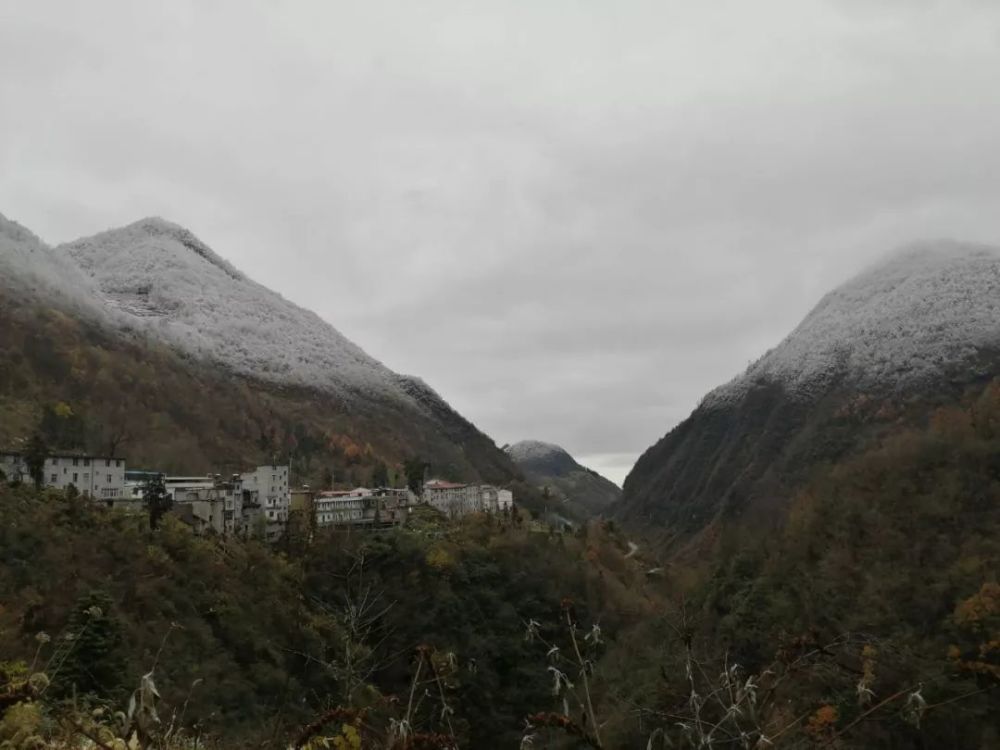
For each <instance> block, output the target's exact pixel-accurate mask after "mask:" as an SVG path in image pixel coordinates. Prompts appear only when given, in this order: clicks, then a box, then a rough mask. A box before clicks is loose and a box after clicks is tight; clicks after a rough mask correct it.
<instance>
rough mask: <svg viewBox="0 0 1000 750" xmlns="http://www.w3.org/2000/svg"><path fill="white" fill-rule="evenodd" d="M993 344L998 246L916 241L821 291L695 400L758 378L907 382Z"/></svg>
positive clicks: (998, 298) (802, 387)
mask: <svg viewBox="0 0 1000 750" xmlns="http://www.w3.org/2000/svg"><path fill="white" fill-rule="evenodd" d="M997 348H1000V248H993V247H986V246H982V245H970V244H963V243H958V242H950V241H940V242H933V243H922V244H918V245H912V246H910V247H907V248H905V249H903V250H901V251H899V252H897V253H896V254H894V255H892V256H890V257H889V258H888V259H887V260H885V261H883V262H881V263H879V264H877V265H875V266H873V267H871V268H869V269H868V270H866V271H864V272H862V273H861V274H859V275H858V276H856V277H855V278H853V279H851V280H850V281H848V282H847V283H845V284H843V285H842V286H840V287H839V288H837V289H835V290H834V291H832V292H830V293H829V294H827V295H826V296H825V297H823V299H822V300H821V301H820V303H819V304H818V305H817V306H816V307H815V308H814V309H813V310H812V312H810V313H809V314H808V315H807V316H806V318H805V319H804V320H803V321H802V323H800V324H799V326H798V327H797V328H796V329H795V330H794V331H792V333H791V334H790V335H789V336H788V337H787V338H786V339H785V340H784V341H782V342H781V343H780V344H779V345H778V346H777V347H775V348H774V349H772V350H770V351H769V352H767V353H766V354H765V355H764V356H763V357H761V358H760V359H759V360H757V361H756V362H755V363H754V364H752V365H751V366H750V367H749V368H748V369H747V371H746V372H745V373H744V374H743V375H740V376H739V377H737V378H735V379H734V380H732V381H731V382H729V383H727V384H726V385H723V386H721V387H719V388H716V389H715V390H714V391H712V392H711V393H709V394H708V395H707V396H706V397H705V399H704V401H703V404H704V405H706V406H710V407H711V406H716V405H722V404H725V403H729V402H731V401H733V400H736V399H739V398H740V397H742V396H743V395H744V394H745V393H746V392H747V390H748V389H750V388H751V387H752V386H753V385H754V384H755V383H760V382H777V383H779V384H781V385H783V386H784V387H785V388H786V389H787V390H788V391H789V392H790V393H791V394H792V395H793V396H798V397H804V398H808V397H810V396H812V395H818V394H820V393H822V392H823V391H824V390H825V389H826V388H828V387H829V386H830V384H831V383H832V382H833V381H834V380H836V379H839V378H845V379H847V380H849V381H850V382H852V383H853V384H854V385H857V386H860V387H866V386H867V387H873V386H880V387H886V386H888V387H906V386H912V385H917V384H919V383H921V382H932V381H933V380H934V379H937V378H940V377H942V376H944V375H945V370H946V368H948V367H949V366H954V365H955V364H957V363H962V362H968V361H969V360H971V359H972V358H974V357H975V355H976V354H977V353H979V352H981V351H983V350H989V349H994V350H995V349H997Z"/></svg>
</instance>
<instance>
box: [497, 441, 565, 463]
mask: <svg viewBox="0 0 1000 750" xmlns="http://www.w3.org/2000/svg"><path fill="white" fill-rule="evenodd" d="M507 455H509V456H510V457H511V459H512V460H513V461H514V463H520V462H522V461H534V460H538V459H541V458H548V457H549V456H551V455H567V456H568V455H569V454H568V453H567V452H566V451H565V450H564V449H563V448H561V447H559V446H558V445H555V444H554V443H543V442H542V441H541V440H522V441H520V442H519V443H514V444H513V445H509V446H507Z"/></svg>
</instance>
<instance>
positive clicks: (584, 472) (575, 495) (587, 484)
mask: <svg viewBox="0 0 1000 750" xmlns="http://www.w3.org/2000/svg"><path fill="white" fill-rule="evenodd" d="M504 450H505V452H506V453H507V455H509V456H510V457H511V459H512V460H513V461H514V463H515V464H516V465H517V467H518V468H519V469H520V470H521V471H523V472H524V474H525V476H526V477H527V479H528V481H529V482H531V483H532V484H533V485H534V486H535V487H536V488H537V489H540V490H541V491H542V493H543V495H545V499H546V500H547V501H548V505H549V507H550V508H553V509H554V511H555V512H557V513H561V514H564V515H566V516H569V517H570V518H591V517H593V516H599V515H601V514H602V513H608V512H610V511H611V510H612V508H613V506H614V504H615V503H616V502H617V501H618V500H619V499H620V498H621V494H622V491H621V489H620V488H619V487H618V486H617V485H615V484H614V483H613V482H611V481H609V480H607V479H605V478H604V477H602V476H601V475H600V474H598V473H597V472H596V471H594V470H593V469H588V468H587V467H586V466H583V465H581V464H580V463H578V462H577V461H576V459H574V458H573V457H572V456H571V455H570V454H569V453H567V452H566V451H565V450H564V449H562V448H560V447H559V446H558V445H552V444H551V443H542V442H539V441H537V440H522V441H521V442H518V443H515V444H514V445H510V446H507V447H506V448H505V449H504Z"/></svg>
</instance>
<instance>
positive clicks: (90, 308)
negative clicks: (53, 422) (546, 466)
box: [0, 217, 534, 502]
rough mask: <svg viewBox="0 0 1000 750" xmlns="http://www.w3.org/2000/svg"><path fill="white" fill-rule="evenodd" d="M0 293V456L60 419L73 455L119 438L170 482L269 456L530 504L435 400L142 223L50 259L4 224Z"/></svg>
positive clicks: (492, 456) (304, 475) (30, 237)
mask: <svg viewBox="0 0 1000 750" xmlns="http://www.w3.org/2000/svg"><path fill="white" fill-rule="evenodd" d="M0 277H2V278H0V317H2V319H3V322H4V326H3V330H2V331H0V354H2V355H4V356H5V358H6V359H5V361H7V362H9V363H10V364H11V366H10V368H8V369H9V372H5V373H4V377H3V378H0V442H4V443H8V444H10V443H12V441H15V442H16V441H17V440H21V439H24V438H25V436H26V435H28V434H30V433H31V432H32V431H33V430H35V429H36V428H37V424H38V420H39V418H40V415H41V414H43V413H45V412H46V410H48V411H49V412H51V409H52V407H53V405H54V404H60V403H65V404H66V405H67V406H69V407H71V411H72V413H73V415H74V416H73V418H72V419H73V420H76V421H78V422H79V423H80V424H78V425H77V427H76V428H75V429H74V430H72V431H65V430H64V431H63V432H64V433H65V434H70V432H71V433H72V435H74V436H75V438H74V439H75V440H77V441H78V442H80V443H81V444H80V445H79V446H75V447H86V448H94V449H96V448H98V447H100V446H101V445H107V440H108V435H107V434H106V432H108V431H109V430H112V426H113V425H119V426H120V429H118V428H115V431H117V432H121V433H123V434H124V433H128V434H129V435H131V436H132V438H131V444H129V445H126V446H125V450H126V451H127V452H128V453H129V454H130V455H132V456H134V457H135V459H136V461H137V462H142V463H145V464H147V465H163V466H164V467H169V468H170V470H181V469H184V470H197V471H203V470H213V469H214V467H216V466H220V465H226V466H230V465H239V464H246V463H252V462H253V461H255V460H270V459H271V457H272V456H273V455H274V454H275V453H280V454H285V455H294V456H295V462H296V463H297V466H296V469H297V470H298V476H299V480H300V481H305V480H308V481H310V482H313V483H315V482H317V481H321V479H322V476H323V474H324V470H329V471H331V472H332V473H334V474H335V475H336V476H338V477H341V478H342V481H343V480H355V481H357V482H358V483H364V482H367V481H369V480H370V476H369V473H370V472H371V471H372V470H373V469H374V467H375V466H376V465H378V464H380V463H386V464H389V466H390V470H391V469H392V467H399V466H401V464H402V462H403V461H404V460H407V459H413V458H420V459H422V460H425V461H428V462H430V463H431V464H432V465H433V466H435V468H436V469H437V470H438V471H439V472H441V473H443V474H447V475H451V476H453V477H454V478H455V479H467V480H474V479H481V480H487V481H490V482H493V483H501V484H513V485H517V486H519V487H521V488H522V489H523V492H522V493H521V494H522V495H524V496H525V497H526V499H527V500H528V501H529V502H530V500H531V497H533V495H534V493H533V492H532V491H531V490H530V488H529V487H528V485H526V484H524V483H523V476H522V475H521V472H520V471H519V470H518V469H517V468H516V467H515V466H514V464H513V463H512V462H511V461H510V459H509V458H508V457H507V455H506V454H505V453H503V452H502V451H501V450H500V449H499V448H498V447H497V446H496V444H495V443H494V442H493V441H492V440H491V439H490V438H489V437H488V436H486V435H484V434H483V433H481V432H480V431H479V430H478V429H476V427H475V426H474V425H473V424H472V423H471V422H469V420H467V419H465V418H464V417H463V416H462V415H460V414H458V413H457V412H456V411H455V410H454V409H453V408H452V407H451V406H450V405H449V404H448V403H447V402H446V401H445V400H444V398H443V397H441V396H440V394H438V393H437V392H436V391H434V389H433V388H431V387H430V386H429V385H427V384H426V383H424V382H423V381H422V380H420V379H419V378H415V377H413V376H408V375H400V374H397V373H395V372H393V371H392V370H390V369H389V368H387V367H385V366H384V365H383V364H382V363H381V362H379V361H378V360H376V359H374V358H373V357H371V356H370V355H368V354H367V353H366V352H364V350H363V349H361V347H359V346H358V345H357V344H355V343H354V342H352V341H350V340H349V339H347V338H346V337H344V336H343V335H342V334H340V333H339V331H337V330H336V328H334V327H333V326H332V325H331V324H329V323H328V322H326V321H324V320H323V319H321V318H320V317H319V316H318V315H316V314H315V313H313V312H311V311H309V310H306V309H304V308H301V307H299V306H297V305H295V304H294V303H292V302H290V301H289V300H286V299H285V298H283V297H282V296H281V295H279V294H277V293H275V292H273V291H271V290H269V289H267V288H266V287H264V286H263V285H261V284H258V283H257V282H254V281H253V280H251V279H249V278H248V277H246V276H245V274H243V273H242V272H241V271H239V270H238V269H236V268H235V267H234V266H232V265H231V264H230V263H228V261H226V260H224V259H223V258H222V257H221V256H219V255H217V254H216V253H215V252H214V251H213V250H211V248H209V247H208V246H207V245H205V244H204V243H202V242H201V241H200V240H199V239H198V238H197V237H196V236H195V235H194V234H193V233H192V232H190V231H189V230H187V229H184V228H183V227H180V226H179V225H176V224H173V223H171V222H168V221H165V220H163V219H159V218H155V217H152V218H146V219H141V220H139V221H137V222H134V223H132V224H129V225H127V226H126V227H121V228H118V229H111V230H107V231H105V232H100V233H98V234H95V235H92V236H90V237H85V238H81V239H79V240H74V241H72V242H68V243H63V244H61V245H58V246H56V247H54V248H53V247H51V246H49V245H46V244H45V243H44V242H43V241H41V240H40V239H39V238H38V237H37V236H35V235H34V234H33V233H31V232H30V231H29V230H27V229H26V228H24V227H23V226H21V225H20V224H17V223H16V222H13V221H11V220H9V219H6V218H2V219H0ZM151 366H152V367H154V368H155V369H154V370H151V369H150V367H151ZM116 402H120V403H116ZM126 423H127V428H126V426H125V425H126ZM53 437H54V436H53ZM60 447H68V446H60ZM157 462H160V463H157ZM133 465H134V464H133Z"/></svg>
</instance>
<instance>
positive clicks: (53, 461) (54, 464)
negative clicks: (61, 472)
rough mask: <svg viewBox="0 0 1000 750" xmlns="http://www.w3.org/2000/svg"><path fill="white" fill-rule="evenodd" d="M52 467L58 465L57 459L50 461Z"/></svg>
mask: <svg viewBox="0 0 1000 750" xmlns="http://www.w3.org/2000/svg"><path fill="white" fill-rule="evenodd" d="M52 465H53V466H58V465H59V459H58V458H53V459H52Z"/></svg>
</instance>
